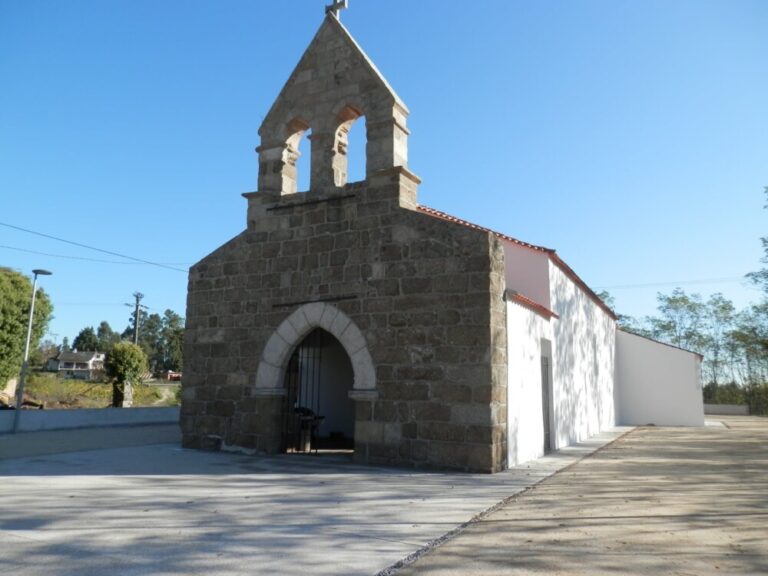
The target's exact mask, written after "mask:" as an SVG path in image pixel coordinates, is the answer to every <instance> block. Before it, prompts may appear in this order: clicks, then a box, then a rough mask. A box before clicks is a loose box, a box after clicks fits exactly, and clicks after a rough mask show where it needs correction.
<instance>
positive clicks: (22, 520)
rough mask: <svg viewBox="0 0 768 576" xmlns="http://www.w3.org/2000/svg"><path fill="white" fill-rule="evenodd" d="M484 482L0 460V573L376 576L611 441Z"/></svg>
mask: <svg viewBox="0 0 768 576" xmlns="http://www.w3.org/2000/svg"><path fill="white" fill-rule="evenodd" d="M625 431H626V429H616V430H614V431H612V432H609V433H605V434H602V435H600V436H598V437H596V438H594V439H592V440H590V441H588V442H585V443H584V444H582V445H580V446H577V447H572V448H567V449H565V450H563V451H561V452H559V453H557V454H554V455H551V456H548V457H546V458H542V459H541V460H538V461H536V462H533V463H531V464H530V465H525V466H522V467H519V468H516V469H513V470H508V471H505V472H502V473H499V474H494V475H472V474H454V473H437V472H415V471H411V470H404V469H394V468H376V467H369V466H358V465H354V464H351V463H349V462H348V461H346V460H344V459H343V458H340V457H327V456H322V457H316V456H278V457H269V458H268V457H259V456H245V455H240V454H228V453H208V452H200V451H196V450H183V449H180V448H178V447H177V445H175V444H161V445H153V446H135V447H122V448H111V449H100V450H91V451H86V452H72V453H67V454H56V455H47V456H46V455H40V456H33V457H26V458H12V459H8V458H6V459H4V460H2V461H0V477H1V478H0V481H1V482H2V484H3V497H2V506H1V507H0V537H1V538H2V539H3V541H4V542H5V553H4V558H3V562H2V563H0V574H13V575H14V576H33V575H34V576H46V575H49V574H50V575H53V574H55V575H57V576H68V575H71V576H75V575H77V576H88V575H103V574H105V573H107V572H108V573H109V574H110V576H128V575H138V574H155V575H159V574H162V575H171V574H179V575H181V574H184V575H194V574H206V575H208V574H218V575H246V574H247V575H253V574H281V575H291V574H300V575H302V576H304V575H306V574H334V575H345V574H349V575H351V574H375V573H376V572H378V571H381V570H384V569H386V568H387V567H389V566H391V565H393V564H396V563H397V562H399V561H400V560H402V559H403V558H405V557H407V556H409V555H411V554H413V553H414V552H416V551H418V550H419V549H421V548H422V547H424V546H425V545H427V544H428V543H430V542H432V541H433V540H435V539H437V538H440V537H441V536H443V535H445V534H446V533H448V532H450V531H452V530H454V529H455V528H456V527H457V526H459V525H460V524H462V523H465V522H467V521H469V520H470V519H472V518H473V517H475V516H476V515H477V514H479V513H481V512H483V511H484V510H486V509H488V508H490V507H492V506H494V505H496V504H497V503H498V502H499V501H501V500H503V499H505V498H508V497H510V496H512V495H514V494H516V493H519V492H520V491H522V490H525V489H526V488H528V487H530V486H531V485H533V484H535V483H537V482H539V481H541V480H542V479H544V478H546V477H547V476H549V475H551V474H552V473H554V472H555V471H557V470H559V469H562V468H564V467H565V466H568V465H569V464H572V463H573V462H575V461H577V460H578V459H580V458H582V457H584V456H585V455H587V454H589V453H591V452H592V451H594V450H595V449H597V448H599V447H600V446H603V445H604V444H606V443H607V442H610V441H612V440H613V439H615V438H616V437H618V436H619V435H620V434H621V433H623V432H625Z"/></svg>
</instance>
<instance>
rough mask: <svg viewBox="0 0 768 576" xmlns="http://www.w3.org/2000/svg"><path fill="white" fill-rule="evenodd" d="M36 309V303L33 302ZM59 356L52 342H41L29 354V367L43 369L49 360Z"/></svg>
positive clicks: (57, 348)
mask: <svg viewBox="0 0 768 576" xmlns="http://www.w3.org/2000/svg"><path fill="white" fill-rule="evenodd" d="M35 307H37V302H35ZM58 355H59V347H58V346H57V345H56V342H54V341H53V340H43V341H42V342H40V345H39V346H38V347H37V348H35V350H34V351H33V352H30V354H29V363H30V365H31V366H38V367H41V368H44V367H45V365H46V364H47V363H48V360H50V359H51V358H56V356H58Z"/></svg>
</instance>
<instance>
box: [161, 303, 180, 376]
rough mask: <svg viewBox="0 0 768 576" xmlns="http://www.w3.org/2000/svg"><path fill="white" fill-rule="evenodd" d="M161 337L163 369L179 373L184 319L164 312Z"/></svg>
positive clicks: (171, 312)
mask: <svg viewBox="0 0 768 576" xmlns="http://www.w3.org/2000/svg"><path fill="white" fill-rule="evenodd" d="M161 337H162V349H163V369H165V370H173V371H174V372H181V370H182V365H183V348H184V318H182V317H181V316H179V315H178V314H176V312H174V311H173V310H166V311H165V313H164V314H163V327H162V330H161Z"/></svg>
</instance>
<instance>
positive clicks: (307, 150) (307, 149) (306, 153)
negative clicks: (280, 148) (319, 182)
mask: <svg viewBox="0 0 768 576" xmlns="http://www.w3.org/2000/svg"><path fill="white" fill-rule="evenodd" d="M288 144H289V147H290V148H291V149H292V153H293V157H294V161H293V178H294V181H295V182H296V184H295V189H294V191H296V192H307V191H308V190H309V188H310V175H311V172H312V129H311V128H306V129H304V130H302V131H300V132H297V133H296V134H294V135H293V136H291V139H289V141H288Z"/></svg>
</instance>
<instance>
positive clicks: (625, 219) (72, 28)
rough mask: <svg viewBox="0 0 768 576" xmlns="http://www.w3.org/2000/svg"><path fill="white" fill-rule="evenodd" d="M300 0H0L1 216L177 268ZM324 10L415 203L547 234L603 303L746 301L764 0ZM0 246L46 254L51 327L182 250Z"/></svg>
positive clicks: (291, 39) (14, 239) (234, 211)
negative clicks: (397, 131)
mask: <svg viewBox="0 0 768 576" xmlns="http://www.w3.org/2000/svg"><path fill="white" fill-rule="evenodd" d="M324 4H325V1H324V0H280V1H277V0H272V1H268V0H228V1H226V2H221V1H214V0H205V1H203V0H163V1H160V2H159V1H157V0H120V1H118V0H111V1H104V0H67V1H60V0H46V1H43V0H0V222H3V223H8V224H12V225H15V226H19V227H23V228H27V229H30V230H34V231H38V232H42V233H45V234H49V235H53V236H58V237H61V238H65V239H68V240H72V241H74V242H79V243H83V244H89V245H92V246H96V247H99V248H102V249H105V250H109V251H112V252H118V253H122V254H127V255H131V256H134V257H137V258H140V259H145V260H151V261H155V262H160V263H166V264H169V265H170V266H172V267H174V268H179V269H182V270H183V269H185V268H187V267H188V266H189V265H190V264H192V263H194V262H196V261H197V260H199V259H200V258H201V257H203V256H204V255H206V254H208V253H209V252H211V251H212V250H214V249H215V248H217V247H218V246H219V245H221V244H222V243H224V242H225V241H226V240H228V239H229V238H231V237H232V236H234V235H236V234H237V233H238V232H240V231H241V230H242V229H243V228H244V226H245V216H246V214H245V212H246V202H245V200H244V199H243V198H242V197H241V196H240V194H241V193H242V192H247V191H251V190H254V189H255V187H256V175H257V162H256V154H255V153H254V151H253V150H254V147H256V146H257V145H258V144H259V137H258V134H257V130H258V127H259V124H260V123H261V120H262V118H263V116H264V114H266V112H267V110H268V109H269V107H270V105H271V104H272V102H273V101H274V99H275V97H276V96H277V94H278V92H279V90H280V88H281V87H282V85H283V83H284V82H285V80H286V79H287V78H288V75H289V74H290V72H291V70H292V69H293V67H294V65H295V64H296V63H297V62H298V60H299V58H300V56H301V54H302V52H303V51H304V49H305V48H306V46H307V44H308V43H309V41H310V40H311V38H312V36H313V35H314V32H315V30H316V29H317V28H318V27H319V26H320V24H321V22H322V18H323V6H324ZM342 21H343V23H344V24H345V25H346V26H347V27H348V29H349V30H350V31H351V33H352V34H353V35H354V36H355V38H356V39H357V40H358V42H359V43H360V44H361V45H362V47H363V48H364V49H365V50H366V52H367V53H368V54H369V56H370V57H371V58H372V59H373V60H374V62H376V64H377V66H378V67H379V69H380V70H381V71H382V73H383V74H384V76H385V77H386V78H387V79H388V80H389V82H390V84H391V85H392V86H393V87H394V89H395V90H396V91H397V92H398V94H399V95H400V96H401V97H402V98H403V100H404V101H405V102H406V103H407V104H408V106H409V108H410V110H411V117H410V119H409V128H410V129H411V131H412V135H411V138H410V159H409V165H410V168H411V169H412V170H413V171H414V172H415V173H416V174H418V175H419V176H420V177H421V178H422V179H423V184H422V185H421V187H420V191H419V200H420V202H421V203H423V204H426V205H428V206H431V207H434V208H438V209H441V210H444V211H446V212H449V213H451V214H454V215H456V216H460V217H462V218H465V219H467V220H471V221H473V222H476V223H478V224H481V225H484V226H487V227H490V228H494V229H497V230H499V231H502V232H505V233H507V234H510V235H512V236H516V237H518V238H520V239H522V240H526V241H528V242H533V243H537V244H542V245H544V246H548V247H552V248H556V249H557V250H558V253H559V254H560V255H561V257H562V258H563V259H564V260H565V261H566V262H568V263H569V264H570V265H571V267H573V268H574V269H575V270H576V272H577V273H578V274H579V275H581V277H582V278H583V279H584V280H585V281H586V282H587V283H588V284H589V285H591V286H593V287H594V288H596V289H600V288H609V289H610V291H611V292H612V293H613V294H614V296H615V299H616V304H617V311H618V312H621V313H625V314H630V315H635V316H642V315H645V314H650V313H653V312H654V309H655V296H656V292H658V291H665V292H668V291H670V290H671V289H672V288H673V287H674V286H675V285H676V284H679V283H681V282H691V281H701V280H711V279H724V280H720V281H717V282H713V281H710V282H697V283H692V284H687V283H686V284H682V287H684V288H685V289H686V290H689V291H697V292H700V293H702V294H704V295H708V294H710V293H712V292H716V291H722V292H723V293H724V294H725V295H726V296H728V297H730V298H732V299H733V300H734V301H735V303H736V304H737V305H738V306H743V305H746V304H747V303H748V302H749V301H751V300H752V301H754V300H757V299H758V297H759V293H758V292H757V291H756V290H754V289H752V288H750V287H748V286H746V285H745V284H744V283H743V282H741V281H740V280H739V278H740V277H742V276H743V275H744V274H745V273H747V272H749V271H751V270H755V269H757V268H758V267H759V266H760V264H759V259H760V256H761V249H760V244H759V237H760V236H761V235H764V234H766V232H767V231H766V226H765V222H766V217H768V212H766V211H764V210H763V209H762V206H763V204H764V200H765V199H764V197H763V194H762V190H763V187H764V186H766V185H768V104H767V103H768V33H767V32H766V31H768V2H765V1H764V0H754V1H747V0H722V1H707V0H692V1H685V0H675V1H670V0H660V1H654V0H636V1H622V0H603V1H587V0H583V1H572V0H568V1H565V0H562V1H547V2H540V1H533V0H531V1H528V2H521V1H514V0H482V1H470V0H457V1H450V0H386V1H385V0H351V1H350V9H349V10H346V11H345V12H344V13H343V14H342ZM352 144H353V148H354V144H355V141H353V142H352ZM358 148H359V147H358ZM353 152H354V150H353ZM358 158H359V156H358ZM21 249H23V250H28V251H35V252H43V253H47V254H55V255H65V256H69V257H77V258H91V259H96V260H107V261H109V262H94V261H89V260H74V259H65V258H61V257H54V256H46V255H43V254H33V253H30V252H22V251H20V250H21ZM113 262H120V263H113ZM0 265H4V266H9V267H11V268H14V269H17V270H20V271H23V272H25V273H29V272H30V271H31V270H32V269H33V268H47V269H49V270H51V271H53V273H54V275H53V276H50V277H46V278H44V279H43V281H42V284H43V286H44V287H45V289H46V290H47V291H48V292H49V294H50V295H51V297H52V299H53V303H54V306H55V319H54V321H53V323H52V325H51V333H52V334H54V335H56V336H55V337H56V339H57V340H58V341H59V342H61V339H62V338H63V337H64V336H68V337H69V338H70V340H71V339H72V338H73V337H74V336H75V335H76V334H77V332H78V331H79V330H80V329H81V328H82V327H84V326H88V325H94V326H95V325H97V324H98V323H99V322H100V321H101V320H107V321H108V322H110V324H111V325H112V326H113V328H115V329H119V330H122V329H123V328H124V327H125V326H126V324H127V322H128V316H129V314H130V310H129V309H128V308H127V307H126V306H124V304H125V303H128V302H131V301H132V298H131V294H132V293H133V292H134V291H136V290H139V291H141V292H143V293H144V294H145V295H146V297H145V299H144V303H145V304H146V305H147V306H149V307H150V312H158V313H162V311H163V310H165V309H166V308H171V309H173V310H175V311H177V312H179V313H180V314H182V315H183V314H184V308H185V298H186V274H185V273H184V272H182V271H178V270H170V269H166V268H159V267H153V266H147V265H142V264H136V263H126V262H125V261H121V259H120V258H117V257H114V256H109V255H107V254H100V253H98V252H93V251H89V250H85V249H83V248H78V247H75V246H71V245H67V244H63V243H60V242H56V241H53V240H50V239H46V238H42V237H39V236H34V235H31V234H28V233H24V232H22V231H19V230H14V229H11V228H8V227H5V226H0ZM646 284H653V286H638V285H646ZM624 286H633V287H632V288H621V287H624ZM616 287H619V288H616Z"/></svg>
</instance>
